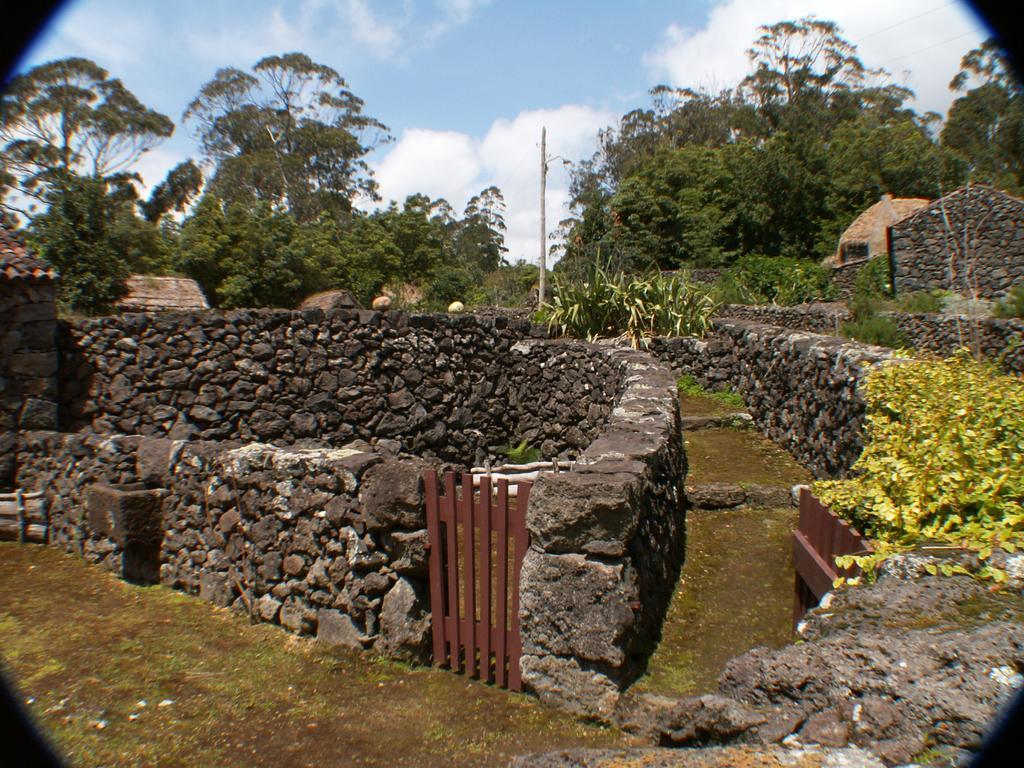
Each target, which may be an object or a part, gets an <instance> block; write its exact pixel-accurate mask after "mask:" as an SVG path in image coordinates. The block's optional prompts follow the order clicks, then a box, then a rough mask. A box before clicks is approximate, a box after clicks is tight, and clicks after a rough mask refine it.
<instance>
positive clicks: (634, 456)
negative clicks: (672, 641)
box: [521, 349, 686, 718]
mask: <svg viewBox="0 0 1024 768" xmlns="http://www.w3.org/2000/svg"><path fill="white" fill-rule="evenodd" d="M609 355H610V356H611V357H612V358H613V359H616V360H619V361H621V365H622V366H623V369H624V373H625V382H626V388H625V390H624V392H623V394H622V396H621V398H620V399H619V401H618V403H617V405H616V407H615V409H614V410H613V412H612V415H611V419H610V420H609V422H608V424H607V425H606V426H605V428H604V429H603V430H602V432H601V434H600V435H599V436H598V437H597V439H596V440H594V441H593V442H592V443H591V444H590V445H589V446H588V447H587V449H586V450H585V451H584V452H583V454H582V456H581V457H580V460H579V462H578V463H577V464H576V465H575V466H574V468H573V470H572V471H571V472H565V473H560V474H556V475H542V476H540V477H539V478H538V479H537V482H536V483H535V485H534V488H533V492H532V494H531V496H530V507H529V511H528V517H527V527H528V529H529V531H530V536H531V545H530V549H529V551H528V553H527V555H526V559H525V561H524V563H523V571H522V604H521V605H522V607H521V616H522V635H523V658H522V671H523V682H524V684H525V685H526V686H527V687H528V688H529V689H531V690H533V691H534V692H536V693H537V694H538V695H539V696H540V697H541V698H542V699H543V700H545V701H549V702H551V703H553V704H555V705H558V706H561V707H564V708H568V709H571V710H573V711H576V712H579V713H580V714H584V715H588V716H596V717H602V718H608V717H610V715H611V713H612V711H613V710H614V708H615V706H616V705H617V702H618V699H619V697H620V695H621V693H622V691H623V690H624V689H625V687H626V686H628V685H629V683H631V682H632V681H633V680H634V679H635V678H636V677H637V675H639V674H640V672H641V671H642V670H643V668H644V665H645V664H646V661H647V659H648V657H649V656H650V654H651V653H652V652H653V650H654V647H655V646H656V644H657V642H658V639H659V636H660V630H661V624H662V622H663V620H664V617H665V613H666V611H667V610H668V604H669V601H670V599H671V596H672V591H673V588H674V585H675V583H676V581H677V580H678V576H679V568H680V566H681V565H682V561H683V554H684V552H683V550H684V543H685V533H684V529H685V513H684V509H683V500H684V496H683V483H684V480H685V475H686V456H685V453H684V451H683V442H682V427H681V420H680V414H679V404H678V399H677V396H676V388H675V380H674V377H673V376H672V375H671V372H670V371H669V370H667V369H666V368H665V367H664V366H662V365H658V364H657V363H656V362H655V361H653V360H652V359H651V358H650V356H648V355H646V354H642V353H639V352H634V351H632V350H623V349H618V350H613V351H610V352H609Z"/></svg>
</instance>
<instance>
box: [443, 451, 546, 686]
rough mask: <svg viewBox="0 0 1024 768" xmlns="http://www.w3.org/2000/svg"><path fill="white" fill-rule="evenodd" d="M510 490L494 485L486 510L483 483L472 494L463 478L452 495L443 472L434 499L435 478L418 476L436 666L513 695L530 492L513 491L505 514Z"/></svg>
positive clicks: (487, 485)
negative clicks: (424, 521) (423, 502)
mask: <svg viewBox="0 0 1024 768" xmlns="http://www.w3.org/2000/svg"><path fill="white" fill-rule="evenodd" d="M508 486H509V483H508V480H499V481H498V483H497V498H496V500H495V501H494V503H493V504H492V495H493V488H492V485H491V481H490V479H489V478H481V482H480V491H479V494H476V493H474V491H473V478H472V476H471V475H468V474H464V475H463V476H462V483H461V487H457V485H456V475H455V473H454V472H446V473H445V489H444V490H445V493H444V495H440V489H439V487H438V477H437V473H436V472H434V471H428V472H426V473H424V490H425V493H426V495H427V502H426V507H427V535H428V538H429V564H428V565H429V573H430V580H431V582H430V600H431V612H432V616H433V649H434V663H435V664H438V665H439V666H448V667H450V668H451V669H453V670H455V671H460V672H461V671H463V670H465V671H466V673H467V674H468V675H470V676H479V677H480V679H482V680H485V681H487V682H497V684H498V685H499V686H502V687H508V688H510V689H512V690H516V691H518V690H522V676H521V674H520V670H519V658H520V656H521V654H522V636H521V633H520V629H519V572H520V570H521V568H522V564H523V558H525V556H526V550H527V548H528V546H529V534H528V533H527V531H526V509H527V505H528V503H529V495H530V488H531V484H530V483H526V482H520V483H518V489H519V492H518V495H517V497H516V501H515V504H514V505H512V506H511V507H510V504H509V498H508V490H509V488H508ZM460 528H461V533H460ZM492 535H493V536H494V538H495V539H496V542H495V543H496V548H495V549H494V551H492V543H491V538H492ZM510 548H511V552H510ZM460 559H461V561H462V562H461V567H460V562H459V561H460ZM510 559H511V571H512V573H511V578H510V574H509V568H510V563H509V560H510ZM495 569H496V570H495ZM492 592H493V594H492ZM460 597H461V598H462V599H461V601H460ZM446 598H447V600H446ZM478 609H479V612H478ZM478 615H479V618H477V616H478ZM492 617H493V625H492ZM492 657H493V660H492Z"/></svg>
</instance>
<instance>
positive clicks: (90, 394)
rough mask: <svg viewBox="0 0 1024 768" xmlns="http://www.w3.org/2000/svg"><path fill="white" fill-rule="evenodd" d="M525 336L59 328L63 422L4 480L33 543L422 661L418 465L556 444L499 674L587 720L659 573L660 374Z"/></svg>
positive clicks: (482, 330) (473, 327) (477, 322)
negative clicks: (29, 504)
mask: <svg viewBox="0 0 1024 768" xmlns="http://www.w3.org/2000/svg"><path fill="white" fill-rule="evenodd" d="M545 335H546V333H545V332H544V330H543V329H539V328H536V327H534V326H531V325H529V324H527V323H522V322H518V321H515V320H510V319H508V318H502V317H495V318H488V319H480V318H473V317H456V318H452V317H448V316H412V317H406V316H403V315H386V316H385V315H380V314H377V313H366V312H346V311H339V312H332V313H329V314H327V315H324V314H323V313H321V312H320V311H318V310H312V311H304V312H282V311H266V312H237V313H227V314H222V313H217V312H209V313H202V314H170V315H163V316H153V315H126V316H123V317H117V318H100V319H97V320H89V321H84V322H82V323H78V324H75V325H69V326H66V328H65V336H64V345H63V357H62V359H63V360H64V361H65V365H64V369H63V370H62V379H61V382H62V387H63V390H62V391H63V396H64V399H63V402H64V405H65V408H66V410H67V414H68V416H69V419H70V421H71V423H72V425H73V426H76V427H78V428H79V429H80V431H79V432H76V433H70V434H67V433H65V434H62V433H55V432H32V433H24V434H23V435H22V436H21V441H20V444H19V446H18V452H19V476H18V482H19V484H20V485H21V486H22V487H25V488H26V489H37V488H38V489H45V490H47V493H48V496H50V497H51V502H52V509H53V541H54V543H56V544H58V545H60V546H63V547H64V548H66V549H69V550H71V551H76V552H79V553H81V554H82V555H84V556H85V557H86V558H88V559H89V560H91V561H93V562H96V563H100V564H102V565H104V566H105V567H107V568H110V569H111V570H114V571H116V572H118V573H120V574H121V575H122V576H125V577H127V578H134V579H138V580H142V581H156V580H158V581H160V582H161V583H163V584H165V585H167V586H170V587H174V588H177V589H182V590H185V591H187V592H190V593H194V594H198V595H199V596H200V597H202V598H203V599H205V600H208V601H210V602H212V603H214V604H216V605H220V606H230V607H232V608H233V609H236V610H239V611H244V612H247V613H249V614H250V615H252V616H254V617H256V618H258V619H261V620H264V621H271V622H276V623H279V624H281V625H282V626H284V627H286V628H287V629H289V630H291V631H294V632H297V633H300V634H308V635H316V636H317V637H318V638H320V639H323V640H325V641H327V642H330V643H333V644H338V645H344V646H348V647H353V648H366V649H372V650H373V651H374V652H377V653H382V654H385V655H389V656H398V657H402V658H407V659H418V660H424V659H426V658H427V656H428V654H429V631H430V614H429V607H428V605H427V601H426V599H425V598H426V594H427V592H428V590H427V582H426V578H427V569H426V553H427V549H428V547H427V534H426V530H425V519H424V512H425V510H424V499H423V485H422V474H423V470H424V469H425V468H426V467H427V466H428V463H427V462H428V460H429V461H432V462H433V464H432V465H433V466H435V467H437V468H440V467H441V466H442V465H451V464H457V465H465V464H468V463H470V462H473V461H479V460H480V459H481V458H487V457H491V458H494V454H493V447H494V446H495V445H496V444H498V443H500V442H512V441H518V440H521V439H526V440H527V441H528V442H530V443H533V444H534V445H540V446H541V447H542V449H543V450H544V452H545V453H547V454H548V455H554V454H559V453H560V454H566V453H571V454H572V455H573V457H574V458H575V459H576V460H575V462H574V463H573V464H572V465H571V469H570V470H569V471H563V472H560V473H557V474H550V475H548V474H545V475H541V476H540V477H539V478H538V480H537V482H536V484H535V487H534V492H533V495H532V497H531V504H530V510H529V519H528V521H527V525H528V528H529V530H530V533H531V537H532V543H531V546H530V550H529V553H528V554H527V556H526V562H525V564H524V568H523V574H522V589H521V595H520V600H521V606H522V609H521V618H522V638H523V646H524V656H523V662H522V669H523V678H524V682H525V684H526V686H527V688H528V689H530V690H533V691H534V692H536V693H537V694H538V695H540V696H541V697H542V698H544V699H545V700H548V701H551V702H553V703H557V704H559V705H561V706H567V707H570V708H572V709H575V710H577V711H579V712H583V713H586V714H591V715H597V716H603V717H608V716H610V713H611V712H612V710H613V709H614V706H615V704H616V701H617V699H618V697H619V695H620V694H621V692H622V690H624V688H625V687H626V686H628V684H629V683H630V682H631V681H632V680H633V679H635V677H636V676H637V675H638V674H639V672H640V671H641V670H642V668H643V666H644V664H645V663H646V659H647V657H648V656H649V654H650V653H651V652H652V651H653V649H654V646H655V644H656V642H657V638H658V634H659V631H660V627H661V623H662V620H663V618H664V615H665V612H666V611H667V607H668V603H669V600H670V597H671V594H672V589H673V585H674V584H675V582H676V580H677V577H678V572H679V567H680V565H681V563H682V558H683V544H684V524H685V512H684V509H683V502H684V500H683V487H684V486H683V483H684V480H685V471H686V463H685V455H684V453H683V442H682V434H681V419H680V415H679V409H678V402H677V398H676V392H675V382H674V378H673V376H672V374H671V372H670V371H669V370H668V369H667V368H665V367H664V366H663V365H661V364H659V363H657V362H656V361H655V360H653V359H652V358H651V357H650V356H649V355H647V354H645V353H642V352H638V351H635V350H631V349H624V348H621V347H616V346H613V345H607V346H606V345H591V344H583V343H580V342H576V341H566V340H551V339H547V338H544V336H545ZM296 415H301V416H302V418H303V419H306V418H308V419H310V422H309V423H308V424H304V423H303V422H302V421H301V420H299V419H296V418H295V416H296ZM273 422H276V426H275V428H274V429H273V430H270V431H268V430H267V425H268V424H270V423H273ZM437 427H443V428H444V429H443V430H441V431H435V430H436V428H437ZM130 431H134V432H137V433H138V434H118V433H120V432H130ZM195 438H199V439H195ZM254 438H260V440H259V441H256V440H254ZM370 441H373V444H372V445H371V443H370ZM404 451H412V452H416V453H417V454H418V456H412V455H409V454H408V453H405V452H404ZM563 466H564V465H563Z"/></svg>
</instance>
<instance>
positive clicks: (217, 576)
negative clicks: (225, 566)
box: [199, 573, 235, 608]
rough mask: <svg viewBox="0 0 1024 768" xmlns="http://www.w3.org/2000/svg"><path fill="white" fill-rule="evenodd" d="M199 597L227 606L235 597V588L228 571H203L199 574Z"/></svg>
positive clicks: (221, 606) (217, 604)
mask: <svg viewBox="0 0 1024 768" xmlns="http://www.w3.org/2000/svg"><path fill="white" fill-rule="evenodd" d="M199 598H200V599H201V600H205V601H206V602H208V603H213V604H214V605H216V606H218V607H220V608H227V607H228V606H229V605H231V601H232V600H234V599H235V595H234V588H233V587H232V585H231V582H230V580H229V579H228V575H227V574H226V573H203V574H200V576H199Z"/></svg>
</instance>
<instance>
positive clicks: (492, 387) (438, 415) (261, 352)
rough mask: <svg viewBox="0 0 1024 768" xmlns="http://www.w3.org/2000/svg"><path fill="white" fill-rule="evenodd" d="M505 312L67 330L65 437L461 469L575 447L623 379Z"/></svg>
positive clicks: (230, 317)
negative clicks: (380, 447)
mask: <svg viewBox="0 0 1024 768" xmlns="http://www.w3.org/2000/svg"><path fill="white" fill-rule="evenodd" d="M546 335H547V333H546V331H545V329H543V328H540V327H538V326H533V325H531V324H529V323H527V322H525V321H520V320H513V319H508V318H503V317H492V318H475V317H472V316H449V315H412V316H406V315H403V314H401V313H389V314H380V313H376V312H366V311H347V310H335V311H332V312H331V313H329V314H327V315H325V314H324V313H323V312H321V311H320V310H317V309H312V310H303V311H295V312H293V311H284V310H240V311H235V312H227V313H221V312H215V311H211V312H204V313H164V314H129V315H122V316H115V317H104V318H97V319H92V320H85V321H81V322H78V323H75V324H72V325H67V326H65V327H64V333H63V334H62V350H61V352H62V360H61V370H60V383H61V404H62V415H63V422H64V428H65V429H69V430H73V431H74V430H87V431H95V432H102V433H119V434H141V435H146V436H168V437H172V438H175V439H201V440H236V439H237V440H245V441H258V442H266V443H273V444H278V445H289V444H294V443H297V442H303V443H306V444H319V445H323V446H339V445H344V444H345V443H347V442H349V441H351V440H353V439H357V438H358V439H364V440H370V439H388V440H395V441H397V443H398V444H399V448H400V449H401V450H405V451H408V452H410V453H415V454H417V455H420V456H425V457H440V458H442V459H444V460H446V461H450V462H454V463H459V464H468V463H473V462H482V461H484V460H485V459H486V458H488V456H489V455H490V457H491V458H494V455H493V451H494V448H495V447H497V446H499V445H502V444H506V443H509V442H513V441H514V442H516V443H518V442H519V441H521V440H524V439H525V440H526V441H527V442H528V443H530V444H532V445H534V446H536V447H538V448H540V449H541V451H542V453H543V454H544V455H545V456H555V455H558V454H565V453H577V452H579V450H581V449H582V448H584V447H585V446H586V445H587V444H588V443H589V442H590V439H591V437H592V436H593V434H594V430H595V429H596V428H597V426H598V425H599V424H600V423H602V422H603V420H604V419H605V418H606V417H607V415H608V412H609V410H610V407H611V403H612V402H613V401H614V399H615V397H616V396H617V395H618V389H619V386H620V380H619V378H618V377H617V375H616V373H615V371H614V370H613V369H612V368H610V367H609V365H608V363H607V362H606V361H605V360H604V358H603V357H601V356H600V355H597V354H596V353H595V352H594V349H593V348H592V347H590V346H589V345H585V344H580V343H569V342H565V341H544V340H543V338H542V337H544V336H546Z"/></svg>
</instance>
